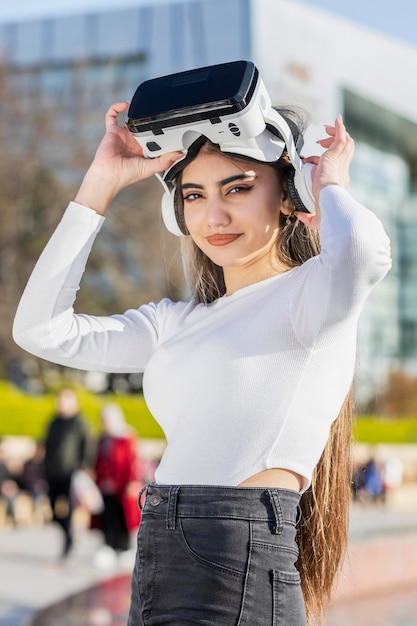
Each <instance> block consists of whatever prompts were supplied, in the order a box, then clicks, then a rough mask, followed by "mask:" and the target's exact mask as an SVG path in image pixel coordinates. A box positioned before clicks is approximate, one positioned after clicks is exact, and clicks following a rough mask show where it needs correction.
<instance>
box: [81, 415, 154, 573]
mask: <svg viewBox="0 0 417 626" xmlns="http://www.w3.org/2000/svg"><path fill="white" fill-rule="evenodd" d="M101 424H102V434H101V437H100V439H99V441H98V447H97V454H96V462H95V473H96V483H97V485H98V487H99V489H100V491H101V493H102V496H103V504H104V508H103V511H102V512H101V513H100V514H99V515H96V516H93V518H92V526H93V527H95V528H99V529H100V530H101V531H102V533H103V535H104V543H105V545H104V546H103V548H102V549H101V550H99V551H98V552H97V554H96V555H95V558H94V563H95V565H96V566H97V567H103V568H105V567H110V566H112V565H114V564H115V562H116V557H117V555H118V554H119V555H120V556H121V557H122V558H123V553H128V552H129V550H130V548H131V542H130V538H131V533H132V531H134V530H137V528H138V526H139V522H140V509H139V507H138V505H137V498H138V493H139V490H140V488H141V487H142V483H141V475H142V466H141V459H140V457H139V453H138V438H137V436H136V433H135V432H134V430H133V429H132V428H131V427H130V426H129V425H128V424H126V421H125V416H124V413H123V411H122V409H121V407H120V406H119V405H118V404H115V403H109V404H106V405H105V406H104V407H103V409H102V412H101Z"/></svg>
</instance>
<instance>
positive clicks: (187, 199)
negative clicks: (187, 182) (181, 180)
mask: <svg viewBox="0 0 417 626" xmlns="http://www.w3.org/2000/svg"><path fill="white" fill-rule="evenodd" d="M201 197H202V195H201V193H197V192H196V191H193V192H192V193H186V194H183V196H182V199H183V201H184V202H192V201H193V200H198V198H201Z"/></svg>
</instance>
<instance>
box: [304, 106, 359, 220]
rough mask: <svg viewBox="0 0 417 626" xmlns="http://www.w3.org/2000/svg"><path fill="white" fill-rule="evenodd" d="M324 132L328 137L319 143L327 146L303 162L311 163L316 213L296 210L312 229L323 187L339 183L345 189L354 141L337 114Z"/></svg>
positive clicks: (318, 214) (318, 211)
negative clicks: (320, 152) (332, 123)
mask: <svg viewBox="0 0 417 626" xmlns="http://www.w3.org/2000/svg"><path fill="white" fill-rule="evenodd" d="M325 128H326V132H327V134H328V135H329V137H326V138H325V139H320V140H319V141H318V142H317V143H319V144H320V145H321V146H322V147H323V148H327V149H326V150H325V152H323V154H322V155H321V156H320V157H318V156H311V157H306V158H304V159H303V161H304V163H312V164H313V165H315V167H314V168H313V175H312V178H313V195H314V197H315V199H316V214H315V215H311V214H309V213H301V212H297V213H296V216H297V217H298V219H299V220H300V221H302V222H303V223H304V224H306V225H307V226H309V228H312V229H318V228H319V226H320V206H319V195H320V191H321V190H322V189H324V187H328V186H329V185H339V186H340V187H343V188H344V189H347V187H348V185H349V167H350V163H351V161H352V157H353V151H354V147H355V144H354V141H353V139H352V137H351V136H350V135H349V133H348V132H347V130H346V128H345V125H344V123H343V120H342V116H341V115H338V116H337V118H336V120H335V124H334V126H328V125H326V127H325Z"/></svg>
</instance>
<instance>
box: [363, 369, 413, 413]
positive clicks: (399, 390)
mask: <svg viewBox="0 0 417 626" xmlns="http://www.w3.org/2000/svg"><path fill="white" fill-rule="evenodd" d="M367 412H369V413H377V414H381V415H386V416H388V417H412V416H416V415H417V377H415V376H409V375H407V374H406V373H404V372H402V371H400V370H393V371H392V372H391V373H390V375H389V378H388V382H387V385H386V388H385V391H384V392H382V393H380V394H379V395H378V396H377V397H375V398H374V400H373V401H372V404H371V405H370V406H369V407H367Z"/></svg>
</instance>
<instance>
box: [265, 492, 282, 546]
mask: <svg viewBox="0 0 417 626" xmlns="http://www.w3.org/2000/svg"><path fill="white" fill-rule="evenodd" d="M266 492H267V494H268V497H269V501H270V503H271V506H272V510H273V512H274V517H275V525H274V528H273V531H272V534H274V535H282V531H283V527H284V516H283V514H282V508H281V502H280V500H279V496H278V494H277V493H275V492H274V491H271V489H267V490H266Z"/></svg>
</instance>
